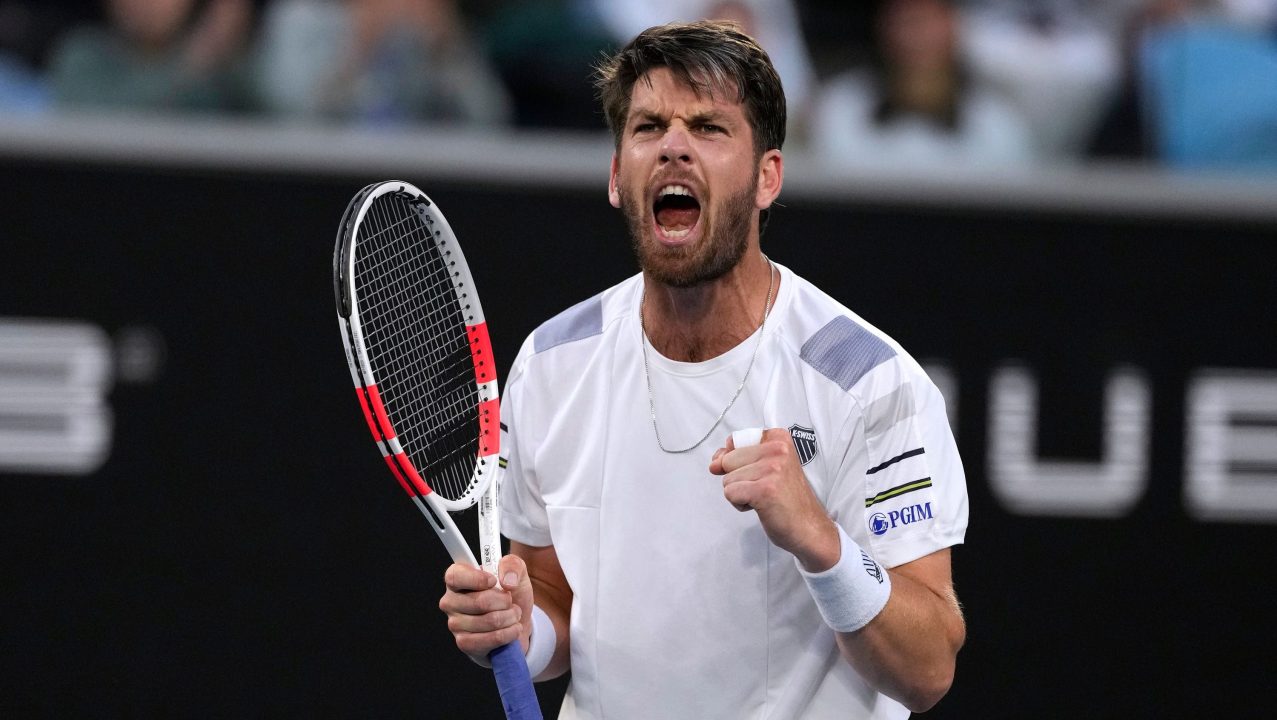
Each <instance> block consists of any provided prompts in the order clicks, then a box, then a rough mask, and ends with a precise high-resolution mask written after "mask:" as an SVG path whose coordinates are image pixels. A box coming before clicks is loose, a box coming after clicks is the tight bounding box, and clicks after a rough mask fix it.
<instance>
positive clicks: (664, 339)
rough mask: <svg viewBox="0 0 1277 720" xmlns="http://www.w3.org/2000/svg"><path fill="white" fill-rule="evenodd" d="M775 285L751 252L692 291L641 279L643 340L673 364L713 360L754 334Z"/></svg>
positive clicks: (769, 267) (767, 269) (773, 295)
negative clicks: (672, 361) (722, 273)
mask: <svg viewBox="0 0 1277 720" xmlns="http://www.w3.org/2000/svg"><path fill="white" fill-rule="evenodd" d="M773 273H775V276H774V277H773ZM779 287H780V273H779V272H776V271H774V270H773V268H772V265H771V262H770V261H769V260H768V259H767V258H766V257H765V256H764V255H763V254H762V253H761V252H758V251H757V250H753V251H750V252H747V253H746V255H745V257H744V258H742V259H741V261H740V262H739V263H737V264H736V266H735V267H734V268H732V269H731V270H730V271H728V272H727V273H726V274H724V275H723V276H722V277H720V278H717V279H715V280H711V281H709V282H705V283H701V284H699V285H696V286H694V287H689V288H678V287H671V286H669V285H663V284H661V283H658V282H655V281H653V280H652V279H651V277H649V276H647V275H645V276H644V287H643V308H642V313H643V318H642V319H643V326H644V330H645V332H646V333H647V338H648V341H649V342H650V343H651V344H652V347H653V348H655V349H656V351H657V352H659V353H661V354H662V355H664V356H665V357H668V358H671V359H673V360H679V361H682V362H700V361H703V360H709V359H710V358H714V357H718V356H719V355H722V354H723V353H725V352H727V351H728V350H731V349H732V348H734V347H736V346H737V345H739V344H740V343H741V342H742V341H744V340H745V339H746V338H748V337H749V336H750V335H753V334H754V332H755V331H757V330H758V328H759V326H760V325H761V324H762V322H763V316H764V313H765V312H766V311H767V309H769V308H767V307H765V306H767V305H769V303H772V302H775V299H776V293H777V292H778V290H779ZM769 290H770V296H771V297H770V298H769V297H768V295H769Z"/></svg>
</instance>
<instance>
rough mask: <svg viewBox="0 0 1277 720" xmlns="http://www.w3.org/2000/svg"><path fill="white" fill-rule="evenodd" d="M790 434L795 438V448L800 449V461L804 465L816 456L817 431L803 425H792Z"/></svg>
mask: <svg viewBox="0 0 1277 720" xmlns="http://www.w3.org/2000/svg"><path fill="white" fill-rule="evenodd" d="M789 436H790V437H791V438H793V439H794V449H795V450H797V451H798V461H799V462H801V463H802V464H803V465H806V464H807V463H809V462H811V461H812V459H813V458H815V457H816V452H817V447H816V431H815V430H813V429H811V428H806V427H803V426H802V425H790V426H789Z"/></svg>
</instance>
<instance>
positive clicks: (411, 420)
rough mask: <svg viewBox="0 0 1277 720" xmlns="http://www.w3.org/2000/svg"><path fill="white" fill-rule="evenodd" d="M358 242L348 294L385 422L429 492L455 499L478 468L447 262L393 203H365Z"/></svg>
mask: <svg viewBox="0 0 1277 720" xmlns="http://www.w3.org/2000/svg"><path fill="white" fill-rule="evenodd" d="M396 218H403V219H396ZM365 229H366V230H365ZM365 233H366V234H365ZM361 235H363V237H362V238H360V240H359V242H358V243H357V244H356V250H357V252H356V257H355V284H356V286H357V289H358V292H357V293H356V295H357V296H358V297H359V298H360V315H361V320H362V321H363V324H364V329H365V342H366V344H367V347H368V359H369V364H370V365H371V366H372V370H373V375H374V377H375V378H376V379H377V385H378V388H379V389H380V394H381V397H382V402H383V405H384V406H385V409H386V413H387V415H388V416H389V417H390V420H391V424H392V425H393V426H394V428H395V432H396V434H397V435H398V437H399V442H400V444H401V445H402V446H403V448H404V451H405V453H406V454H407V455H408V457H409V459H410V460H411V461H412V463H413V465H414V466H415V467H416V468H417V470H418V471H419V472H420V473H421V474H422V476H423V477H425V478H426V481H427V482H428V483H429V484H430V486H431V488H432V489H433V490H434V491H435V492H438V493H439V494H440V495H441V496H442V497H445V498H449V499H458V498H461V497H463V496H465V495H466V494H467V492H468V491H469V490H470V489H471V486H472V484H473V482H474V478H475V469H476V463H477V462H478V458H477V455H478V453H477V450H478V433H477V427H478V407H477V406H478V397H477V396H478V391H477V388H476V386H475V377H474V363H473V360H472V359H471V352H470V341H469V338H468V336H467V334H466V328H465V320H464V315H463V308H462V307H461V304H460V302H459V301H458V298H457V294H456V292H455V291H454V289H453V284H452V272H451V271H450V270H449V264H448V260H447V259H446V258H445V257H444V255H443V254H442V253H441V252H440V249H439V247H438V245H437V244H436V243H435V241H434V238H433V233H432V229H431V228H430V227H428V226H427V225H426V224H424V223H422V222H421V220H419V219H418V216H417V215H416V213H415V212H414V211H413V209H412V208H411V207H410V206H409V205H408V203H407V201H406V200H405V199H403V198H400V197H395V196H392V195H386V196H383V198H381V199H379V200H378V201H376V202H374V203H373V205H372V207H370V208H369V210H368V213H367V214H366V216H365V220H364V223H363V226H362V227H361Z"/></svg>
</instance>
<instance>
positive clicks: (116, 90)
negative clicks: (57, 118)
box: [49, 0, 253, 112]
mask: <svg viewBox="0 0 1277 720" xmlns="http://www.w3.org/2000/svg"><path fill="white" fill-rule="evenodd" d="M106 11H107V17H108V19H109V23H108V25H106V26H105V27H103V26H87V27H83V28H80V29H78V30H76V31H73V32H72V33H70V34H69V35H68V36H67V37H66V39H65V40H64V41H63V42H62V43H60V44H59V45H58V47H57V49H56V50H55V51H54V56H53V58H52V60H51V63H50V74H49V80H50V84H51V87H52V92H53V98H54V101H55V103H56V104H57V105H58V106H61V107H68V108H69V107H93V108H113V109H128V110H158V111H206V112H208V111H225V110H240V109H245V108H246V107H247V106H248V105H249V102H250V101H249V94H248V92H247V86H246V70H247V68H246V66H245V63H244V58H245V51H246V46H247V43H248V37H249V34H250V31H251V29H252V14H253V6H252V3H251V2H250V0H206V1H205V2H196V0H107V2H106Z"/></svg>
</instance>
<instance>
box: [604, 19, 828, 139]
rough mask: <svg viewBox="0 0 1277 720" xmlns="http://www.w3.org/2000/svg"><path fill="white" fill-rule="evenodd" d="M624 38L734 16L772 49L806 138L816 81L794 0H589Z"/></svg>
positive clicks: (797, 135) (794, 121)
mask: <svg viewBox="0 0 1277 720" xmlns="http://www.w3.org/2000/svg"><path fill="white" fill-rule="evenodd" d="M590 1H591V2H592V3H593V5H594V11H595V12H596V13H597V14H598V17H599V18H600V19H601V20H602V22H603V25H604V27H606V28H607V29H608V30H609V32H610V33H611V34H612V37H613V39H614V40H616V41H617V42H618V44H619V43H624V42H628V41H629V40H630V39H631V38H633V37H634V36H635V35H638V34H639V33H640V32H642V31H644V30H646V29H647V28H649V27H652V26H653V25H660V24H662V23H667V22H675V21H692V20H707V19H708V20H732V21H735V22H736V23H737V24H738V25H740V26H741V29H743V30H744V31H745V33H746V34H747V35H750V36H752V37H754V38H755V39H756V40H757V41H758V44H759V45H761V46H762V47H763V49H764V50H766V51H767V54H768V56H769V57H770V58H771V61H772V64H773V65H774V66H775V67H776V72H777V74H779V75H780V80H781V83H782V84H783V85H784V87H785V97H786V99H787V101H788V105H789V121H790V122H789V125H790V130H791V131H792V133H793V136H794V139H797V140H799V141H801V139H802V138H801V135H802V132H803V129H804V126H805V124H806V123H805V121H804V118H805V117H806V115H807V108H808V106H809V104H810V100H811V91H812V88H813V87H814V85H815V82H816V75H815V71H814V69H813V68H812V63H811V57H810V56H809V54H808V52H807V44H806V41H805V40H804V38H803V34H802V26H801V24H800V22H799V16H798V12H797V9H796V8H795V5H794V1H793V0H590Z"/></svg>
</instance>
